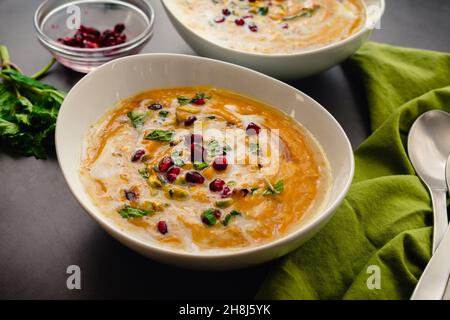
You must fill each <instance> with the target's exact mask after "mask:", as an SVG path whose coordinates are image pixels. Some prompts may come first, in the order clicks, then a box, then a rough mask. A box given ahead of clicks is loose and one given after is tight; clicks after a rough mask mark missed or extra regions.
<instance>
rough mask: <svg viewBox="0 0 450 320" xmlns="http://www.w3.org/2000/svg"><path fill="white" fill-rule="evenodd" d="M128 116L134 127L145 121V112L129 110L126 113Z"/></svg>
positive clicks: (140, 125) (138, 126)
mask: <svg viewBox="0 0 450 320" xmlns="http://www.w3.org/2000/svg"><path fill="white" fill-rule="evenodd" d="M127 116H128V118H129V119H130V120H131V124H132V125H133V127H135V128H140V127H142V125H143V124H144V122H145V112H140V111H130V112H128V113H127Z"/></svg>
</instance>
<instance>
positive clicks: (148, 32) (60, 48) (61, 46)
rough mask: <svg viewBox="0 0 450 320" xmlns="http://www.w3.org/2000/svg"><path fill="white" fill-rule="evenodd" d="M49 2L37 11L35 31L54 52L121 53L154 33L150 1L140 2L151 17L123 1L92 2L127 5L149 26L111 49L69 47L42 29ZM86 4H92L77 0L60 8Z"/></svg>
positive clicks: (43, 3)
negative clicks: (44, 9) (41, 21)
mask: <svg viewBox="0 0 450 320" xmlns="http://www.w3.org/2000/svg"><path fill="white" fill-rule="evenodd" d="M49 1H50V0H45V1H44V2H42V3H41V4H40V5H39V7H38V8H37V9H36V12H35V14H34V28H35V30H36V32H37V35H38V38H39V39H40V40H41V41H42V42H44V44H46V45H47V46H49V47H50V48H51V49H52V50H56V51H60V52H63V53H69V54H71V55H86V54H96V53H97V54H99V53H105V52H109V51H111V50H117V49H122V50H120V51H123V50H127V49H128V48H129V47H135V46H134V45H135V44H136V43H141V42H142V41H143V40H146V39H147V38H148V37H150V35H151V34H152V32H153V27H154V23H155V10H154V9H153V7H152V6H151V4H150V3H149V2H148V0H139V1H140V2H142V3H143V4H144V5H145V6H147V8H148V9H149V11H150V15H148V14H146V13H145V12H143V11H142V10H140V9H139V8H137V7H135V6H134V5H132V4H129V3H126V2H124V1H121V0H106V1H102V0H96V1H92V2H100V3H101V2H108V3H117V4H120V5H122V6H123V5H124V4H125V5H129V6H130V7H131V9H132V10H136V9H138V10H139V13H140V14H144V16H145V17H146V18H147V20H148V24H147V26H146V28H145V29H144V31H142V32H141V33H140V34H139V35H137V36H136V37H135V38H133V39H132V40H130V41H126V42H124V43H121V44H117V45H114V46H110V47H104V48H96V49H91V48H77V47H71V46H67V45H65V44H62V43H60V42H57V41H55V40H53V39H52V38H50V37H49V36H47V35H46V34H45V33H44V32H43V31H42V29H41V24H42V23H41V24H40V23H39V20H40V16H41V13H42V10H43V8H44V6H45V5H47V4H48V2H49ZM85 2H90V1H86V0H76V1H71V2H68V3H67V4H63V5H61V6H60V7H62V6H67V5H69V4H76V3H85ZM60 7H57V8H55V9H58V8H60ZM55 9H53V10H52V11H50V12H49V13H48V14H47V15H45V16H44V18H45V17H47V16H48V15H49V14H51V13H52V12H53V11H54V10H55Z"/></svg>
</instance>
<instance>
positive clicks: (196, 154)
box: [191, 143, 208, 162]
mask: <svg viewBox="0 0 450 320" xmlns="http://www.w3.org/2000/svg"><path fill="white" fill-rule="evenodd" d="M207 157H208V153H207V151H206V150H205V148H203V146H201V145H200V144H197V143H193V144H191V161H192V162H203V161H204V160H205V159H206V158H207Z"/></svg>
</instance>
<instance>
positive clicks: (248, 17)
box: [242, 14, 253, 19]
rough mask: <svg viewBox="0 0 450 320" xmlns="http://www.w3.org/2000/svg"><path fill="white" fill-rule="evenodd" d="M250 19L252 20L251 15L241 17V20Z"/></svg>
mask: <svg viewBox="0 0 450 320" xmlns="http://www.w3.org/2000/svg"><path fill="white" fill-rule="evenodd" d="M252 18H253V15H251V14H249V15H247V16H243V17H242V19H252Z"/></svg>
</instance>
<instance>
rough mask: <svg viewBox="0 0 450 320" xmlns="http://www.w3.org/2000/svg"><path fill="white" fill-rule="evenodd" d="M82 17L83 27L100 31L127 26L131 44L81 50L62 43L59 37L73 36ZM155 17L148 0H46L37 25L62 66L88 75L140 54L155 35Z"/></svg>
mask: <svg viewBox="0 0 450 320" xmlns="http://www.w3.org/2000/svg"><path fill="white" fill-rule="evenodd" d="M77 17H79V18H80V22H81V24H82V25H84V26H87V27H94V28H96V29H98V30H100V31H104V30H106V29H113V28H114V25H116V24H118V23H123V24H125V28H126V29H125V31H124V33H125V34H126V35H127V41H125V42H124V43H121V44H117V45H114V46H111V47H104V48H95V49H88V48H78V47H71V46H67V45H65V44H62V43H60V42H59V41H58V39H59V38H65V37H68V36H73V35H74V34H75V32H76V28H72V23H74V22H75V21H76V18H77ZM154 21H155V14H154V10H153V8H152V6H151V5H150V4H149V3H148V1H146V0H79V1H73V0H72V1H67V0H66V1H64V0H46V1H44V3H42V4H41V5H40V6H39V8H38V9H37V10H36V14H35V17H34V26H35V28H36V32H37V37H38V39H39V41H40V42H41V43H42V45H43V46H44V47H45V48H46V49H47V50H49V51H50V52H51V54H52V55H53V56H54V57H55V58H56V60H58V61H59V62H60V63H61V64H63V65H65V66H66V67H68V68H70V69H73V70H75V71H78V72H83V73H88V72H90V71H92V70H94V69H96V68H97V67H99V66H101V65H102V64H104V63H106V62H108V61H111V60H114V59H117V58H119V57H123V56H126V55H131V54H136V53H138V52H139V51H140V50H141V49H142V48H143V47H144V46H145V44H146V43H147V42H148V41H149V40H150V38H151V37H152V35H153V24H154Z"/></svg>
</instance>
